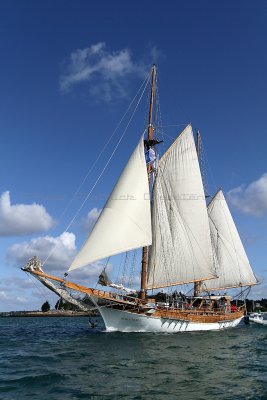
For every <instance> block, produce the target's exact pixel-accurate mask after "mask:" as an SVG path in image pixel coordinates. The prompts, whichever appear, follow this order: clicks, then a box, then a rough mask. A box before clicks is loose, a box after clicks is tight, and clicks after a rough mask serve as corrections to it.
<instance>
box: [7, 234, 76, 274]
mask: <svg viewBox="0 0 267 400" xmlns="http://www.w3.org/2000/svg"><path fill="white" fill-rule="evenodd" d="M75 239H76V237H75V235H74V234H73V233H70V232H64V233H62V234H61V235H60V236H57V237H53V236H44V237H38V238H34V239H32V240H30V241H29V242H23V243H17V244H13V245H12V246H11V247H9V248H8V250H7V253H6V257H7V261H8V263H9V264H15V265H17V266H24V265H25V264H26V262H27V261H28V260H29V259H30V258H31V257H33V256H36V255H37V256H38V257H39V258H40V259H41V261H42V262H44V260H45V259H46V258H47V256H48V255H50V257H49V259H48V261H47V263H46V265H45V269H46V272H49V271H51V270H53V271H57V272H65V271H66V270H67V268H68V267H69V265H70V263H71V261H72V260H73V258H74V256H75V254H76V251H77V249H76V244H75Z"/></svg>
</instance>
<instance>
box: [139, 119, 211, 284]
mask: <svg viewBox="0 0 267 400" xmlns="http://www.w3.org/2000/svg"><path fill="white" fill-rule="evenodd" d="M152 203H153V205H152V232H153V240H152V243H153V244H152V246H151V249H150V252H149V263H148V285H147V287H148V288H149V289H151V288H157V287H166V286H172V285H173V286H174V285H176V284H179V283H187V282H193V281H196V280H197V281H200V280H204V279H212V278H214V276H215V275H214V274H213V273H212V270H213V257H212V248H211V240H210V230H209V221H208V214H207V207H206V201H205V194H204V190H203V184H202V179H201V173H200V168H199V163H198V157H197V153H196V147H195V142H194V137H193V132H192V127H191V125H188V126H187V127H186V128H185V130H184V131H183V132H182V133H181V134H180V136H179V137H178V138H177V139H176V141H175V142H174V143H173V144H172V146H171V147H170V148H169V149H168V150H167V151H166V153H165V154H164V155H163V157H162V158H161V159H160V161H159V165H158V171H157V175H156V178H155V182H154V188H153V199H152Z"/></svg>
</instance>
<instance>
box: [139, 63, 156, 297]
mask: <svg viewBox="0 0 267 400" xmlns="http://www.w3.org/2000/svg"><path fill="white" fill-rule="evenodd" d="M155 78H156V66H155V65H153V67H152V71H151V91H150V104H149V114H148V128H147V141H148V143H149V141H150V140H152V139H153V131H154V128H153V125H152V119H153V105H154V97H155ZM150 173H151V165H150V164H148V166H147V174H148V186H149V187H150ZM147 257H148V247H147V246H145V247H143V251H142V269H141V299H142V300H145V298H146V281H147Z"/></svg>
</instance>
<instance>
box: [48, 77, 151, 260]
mask: <svg viewBox="0 0 267 400" xmlns="http://www.w3.org/2000/svg"><path fill="white" fill-rule="evenodd" d="M150 76H151V72H150V73H149V74H148V76H147V77H146V79H145V81H144V82H143V83H142V85H141V87H140V88H139V90H138V92H137V94H136V95H135V97H134V99H133V100H132V102H131V103H130V106H129V107H128V108H127V111H126V112H125V113H124V115H123V117H122V118H121V120H120V122H119V124H118V125H117V127H116V129H115V130H114V132H113V134H112V135H111V137H110V139H109V140H108V142H107V143H106V145H105V148H106V147H107V146H108V144H109V143H110V141H111V139H112V137H113V136H114V134H115V132H116V131H117V129H118V128H119V126H120V124H121V122H122V121H123V119H124V117H125V116H126V114H127V113H128V111H129V109H130V107H131V106H132V104H133V102H134V101H135V99H136V98H137V95H138V94H139V92H140V91H141V89H142V87H143V86H144V88H143V90H142V93H141V95H140V97H139V100H138V102H137V104H136V106H135V108H134V110H133V113H132V115H131V117H130V120H129V121H128V123H127V125H126V128H125V129H124V131H123V133H122V135H121V137H120V138H119V141H118V142H117V144H116V146H115V148H114V149H113V151H112V153H111V155H110V157H109V159H108V161H107V162H106V164H105V166H104V168H103V169H102V171H101V173H100V174H99V176H98V178H97V180H96V181H95V183H94V185H93V186H92V187H91V190H90V191H89V193H88V194H87V196H86V197H85V200H84V201H83V202H82V204H81V206H80V207H79V209H78V210H77V212H76V213H75V215H74V217H73V218H72V219H71V221H70V222H69V224H68V225H67V227H66V228H65V232H67V231H68V229H69V228H70V227H71V226H72V224H73V223H74V221H75V220H76V218H77V216H78V215H79V213H80V211H81V210H82V208H83V207H84V205H85V203H86V202H87V200H88V199H89V197H90V196H91V194H92V192H93V190H94V189H95V187H96V185H97V183H98V182H99V180H100V179H101V177H102V176H103V174H104V172H105V171H106V169H107V167H108V165H109V163H110V161H111V160H112V158H113V156H114V154H115V153H116V151H117V149H118V147H119V145H120V143H121V141H122V139H123V138H124V136H125V133H126V131H127V129H128V127H129V125H130V123H131V122H132V119H133V117H134V115H135V112H136V110H137V108H138V106H139V104H140V102H141V99H142V97H143V95H144V92H145V90H146V88H147V85H148V83H149V81H150ZM103 152H104V148H103V149H102V151H101V152H100V154H99V156H98V157H97V159H96V160H95V162H94V163H93V166H92V167H91V168H90V170H89V172H88V173H87V175H86V177H85V178H84V180H83V181H82V183H81V184H80V186H79V188H78V189H77V191H76V192H75V194H74V195H73V197H72V199H71V201H70V202H69V204H68V207H69V206H70V204H71V203H72V201H73V199H74V197H75V196H76V194H77V193H78V192H79V190H80V188H81V187H82V186H83V184H84V182H85V181H86V179H87V177H88V176H89V174H90V172H91V171H92V170H93V168H94V166H95V165H96V163H97V161H98V160H99V158H100V157H101V155H102V154H103ZM66 210H67V209H66ZM66 210H64V212H63V215H64V213H65V212H66ZM61 218H62V216H61ZM55 248H56V245H55V247H54V248H53V249H52V250H51V251H50V253H49V254H48V256H47V257H46V259H45V260H44V263H43V265H45V264H46V263H47V261H48V260H49V258H50V257H51V255H52V254H53V252H54V251H55Z"/></svg>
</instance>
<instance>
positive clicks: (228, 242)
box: [202, 190, 257, 290]
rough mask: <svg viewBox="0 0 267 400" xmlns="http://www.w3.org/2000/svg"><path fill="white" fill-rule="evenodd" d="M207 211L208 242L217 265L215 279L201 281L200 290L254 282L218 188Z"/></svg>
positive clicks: (245, 284)
mask: <svg viewBox="0 0 267 400" xmlns="http://www.w3.org/2000/svg"><path fill="white" fill-rule="evenodd" d="M208 214H209V221H210V231H211V241H212V246H213V251H214V254H215V257H216V259H217V265H218V271H217V274H218V278H216V279H213V280H212V281H207V282H203V284H202V289H203V290H205V289H207V290H211V289H224V288H230V287H239V286H252V285H255V284H257V279H256V277H255V275H254V273H253V271H252V268H251V266H250V263H249V260H248V257H247V255H246V252H245V249H244V247H243V244H242V242H241V239H240V236H239V233H238V231H237V229H236V226H235V223H234V221H233V218H232V215H231V213H230V210H229V208H228V205H227V202H226V200H225V197H224V195H223V192H222V190H219V191H218V192H217V193H216V195H215V196H214V197H213V199H212V200H211V202H210V203H209V205H208Z"/></svg>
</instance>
